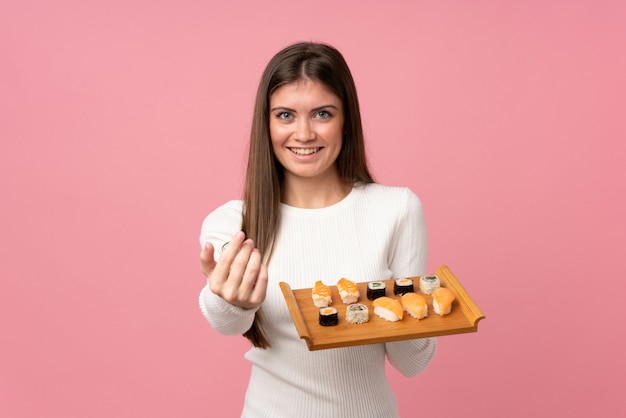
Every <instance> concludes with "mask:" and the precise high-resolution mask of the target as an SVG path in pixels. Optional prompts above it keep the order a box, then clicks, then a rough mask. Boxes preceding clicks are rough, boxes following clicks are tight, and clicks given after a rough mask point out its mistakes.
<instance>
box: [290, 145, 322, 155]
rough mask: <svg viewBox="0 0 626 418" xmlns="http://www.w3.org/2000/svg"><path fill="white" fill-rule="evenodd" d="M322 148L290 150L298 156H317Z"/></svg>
mask: <svg viewBox="0 0 626 418" xmlns="http://www.w3.org/2000/svg"><path fill="white" fill-rule="evenodd" d="M321 149H322V148H321V147H317V148H289V150H290V151H291V152H293V153H294V154H298V155H311V154H315V153H316V152H317V151H319V150H321Z"/></svg>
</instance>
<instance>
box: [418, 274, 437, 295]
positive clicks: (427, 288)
mask: <svg viewBox="0 0 626 418" xmlns="http://www.w3.org/2000/svg"><path fill="white" fill-rule="evenodd" d="M440 285H441V283H440V281H439V277H437V276H422V277H420V290H421V291H422V293H423V294H425V295H432V294H433V292H434V291H435V289H437V288H438V287H439V286H440Z"/></svg>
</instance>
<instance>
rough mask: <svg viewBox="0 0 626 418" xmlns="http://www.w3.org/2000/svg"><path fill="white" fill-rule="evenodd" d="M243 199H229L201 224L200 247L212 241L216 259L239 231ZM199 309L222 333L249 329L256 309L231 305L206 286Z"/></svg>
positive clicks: (201, 293)
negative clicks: (223, 247)
mask: <svg viewBox="0 0 626 418" xmlns="http://www.w3.org/2000/svg"><path fill="white" fill-rule="evenodd" d="M241 213H242V202H241V201H236V200H233V201H230V202H228V203H226V204H224V205H222V206H220V207H219V208H217V209H216V210H215V211H213V212H211V213H210V214H209V215H208V216H207V217H206V218H205V219H204V222H203V223H202V229H201V232H200V246H201V248H203V247H204V245H205V244H206V243H207V242H211V243H212V244H213V247H214V248H215V260H218V259H219V256H220V254H221V249H222V246H223V245H224V244H225V243H227V242H228V240H230V238H231V237H232V236H233V235H235V234H236V233H237V232H238V231H240V230H241ZM199 303H200V311H201V312H202V314H203V315H204V317H205V318H206V319H207V321H209V323H210V324H211V326H212V327H213V328H214V329H215V331H217V332H218V333H220V334H223V335H241V334H243V333H244V332H246V331H248V330H249V329H250V326H252V322H253V321H254V314H255V312H256V309H243V308H240V307H238V306H234V305H232V304H230V303H228V302H226V301H225V300H224V299H222V298H221V297H220V296H218V295H216V294H214V293H213V292H211V289H210V288H209V285H208V284H207V285H206V286H204V288H203V289H202V291H201V292H200V298H199Z"/></svg>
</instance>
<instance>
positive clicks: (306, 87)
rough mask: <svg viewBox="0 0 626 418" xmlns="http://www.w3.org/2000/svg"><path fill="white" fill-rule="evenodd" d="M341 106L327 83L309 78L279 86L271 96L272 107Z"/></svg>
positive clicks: (339, 100)
mask: <svg viewBox="0 0 626 418" xmlns="http://www.w3.org/2000/svg"><path fill="white" fill-rule="evenodd" d="M296 105H299V106H313V107H317V106H324V105H334V106H341V99H340V98H339V97H337V95H335V94H334V93H333V92H332V91H331V90H330V89H329V88H328V87H327V86H326V85H325V84H323V83H321V82H319V81H316V80H311V79H309V78H305V79H300V80H297V81H294V82H291V83H287V84H283V85H282V86H280V87H278V88H277V89H276V90H274V92H273V93H272V95H271V96H270V107H275V106H285V107H294V106H296Z"/></svg>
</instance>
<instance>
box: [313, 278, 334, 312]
mask: <svg viewBox="0 0 626 418" xmlns="http://www.w3.org/2000/svg"><path fill="white" fill-rule="evenodd" d="M311 297H312V298H313V304H314V305H315V306H317V307H318V308H325V307H327V306H328V305H330V304H331V303H332V299H331V296H330V288H329V287H328V286H326V285H325V284H324V283H322V281H321V280H318V281H316V282H315V286H313V289H311Z"/></svg>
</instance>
